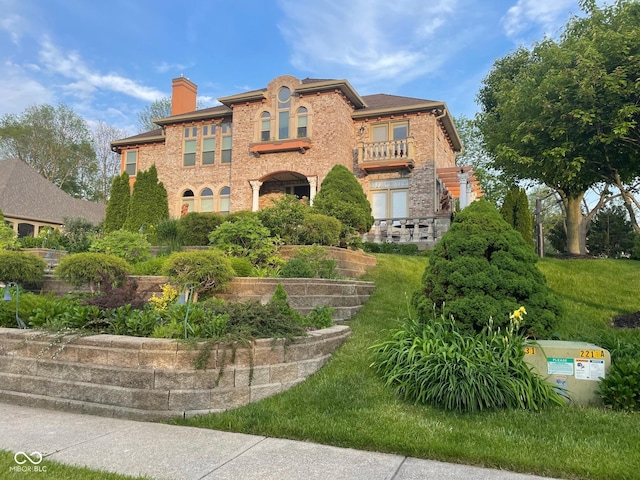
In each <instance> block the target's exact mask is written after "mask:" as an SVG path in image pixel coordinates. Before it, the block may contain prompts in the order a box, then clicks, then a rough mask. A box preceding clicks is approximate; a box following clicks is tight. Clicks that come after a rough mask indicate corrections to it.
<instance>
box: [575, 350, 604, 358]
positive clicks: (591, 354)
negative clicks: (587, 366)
mask: <svg viewBox="0 0 640 480" xmlns="http://www.w3.org/2000/svg"><path fill="white" fill-rule="evenodd" d="M604 356H605V353H604V350H580V358H604Z"/></svg>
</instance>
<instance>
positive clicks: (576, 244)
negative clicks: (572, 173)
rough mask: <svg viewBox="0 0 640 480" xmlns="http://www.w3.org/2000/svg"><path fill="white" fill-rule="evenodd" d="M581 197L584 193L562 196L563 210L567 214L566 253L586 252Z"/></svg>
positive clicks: (585, 232)
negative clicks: (574, 195)
mask: <svg viewBox="0 0 640 480" xmlns="http://www.w3.org/2000/svg"><path fill="white" fill-rule="evenodd" d="M582 197H584V193H580V194H578V196H576V197H564V198H563V199H562V201H563V203H564V208H565V212H566V214H567V217H566V218H567V246H566V251H567V253H571V254H574V255H584V254H585V253H586V248H585V244H586V234H587V230H586V222H585V221H584V218H583V216H582V209H581V203H582Z"/></svg>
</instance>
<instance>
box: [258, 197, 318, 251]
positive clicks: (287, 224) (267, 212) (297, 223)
mask: <svg viewBox="0 0 640 480" xmlns="http://www.w3.org/2000/svg"><path fill="white" fill-rule="evenodd" d="M309 210H310V208H309V207H308V206H307V205H305V204H304V203H302V202H301V201H300V200H298V197H296V196H295V195H283V196H282V197H280V198H278V199H277V200H275V201H273V205H272V206H270V207H267V208H264V209H262V210H260V211H259V212H258V218H259V219H260V221H261V222H262V224H263V225H264V226H265V227H267V228H268V229H269V231H270V232H271V236H274V237H275V236H277V237H278V238H280V240H281V241H282V243H284V244H285V245H298V244H300V241H301V240H300V235H301V233H302V230H303V227H302V224H303V222H304V219H305V216H306V215H307V213H308V211H309Z"/></svg>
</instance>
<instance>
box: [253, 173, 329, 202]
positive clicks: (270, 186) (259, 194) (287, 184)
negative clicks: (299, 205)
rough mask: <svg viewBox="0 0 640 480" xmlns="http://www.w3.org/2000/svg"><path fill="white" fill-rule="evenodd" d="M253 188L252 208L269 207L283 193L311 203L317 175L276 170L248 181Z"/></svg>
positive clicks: (316, 183)
mask: <svg viewBox="0 0 640 480" xmlns="http://www.w3.org/2000/svg"><path fill="white" fill-rule="evenodd" d="M249 183H250V184H251V188H252V189H253V201H252V209H253V210H254V211H256V210H262V209H263V208H267V207H270V206H271V205H272V204H273V201H274V200H277V199H278V197H281V196H283V195H295V196H296V197H298V199H300V201H303V202H306V203H309V204H310V205H312V204H313V198H314V197H315V195H316V191H317V185H318V181H317V177H315V176H311V177H307V176H305V175H303V174H301V173H297V172H289V171H285V172H276V173H271V174H269V175H266V176H264V177H263V178H261V179H260V180H254V181H251V182H249Z"/></svg>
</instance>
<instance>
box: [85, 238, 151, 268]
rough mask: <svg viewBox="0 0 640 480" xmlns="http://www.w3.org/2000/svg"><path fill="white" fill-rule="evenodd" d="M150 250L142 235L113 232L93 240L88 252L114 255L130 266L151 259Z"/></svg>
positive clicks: (149, 245)
mask: <svg viewBox="0 0 640 480" xmlns="http://www.w3.org/2000/svg"><path fill="white" fill-rule="evenodd" d="M150 248H151V244H150V243H149V242H148V241H147V237H146V236H145V235H144V234H142V233H140V232H129V231H127V230H115V231H113V232H109V233H107V234H106V235H104V236H103V237H102V238H97V239H95V240H94V241H93V243H92V244H91V246H90V247H89V251H90V252H95V253H107V254H109V255H115V256H116V257H119V258H123V259H125V260H126V261H127V262H129V263H131V264H135V263H139V262H144V261H146V260H149V259H150V258H151V254H150V253H149V249H150Z"/></svg>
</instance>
